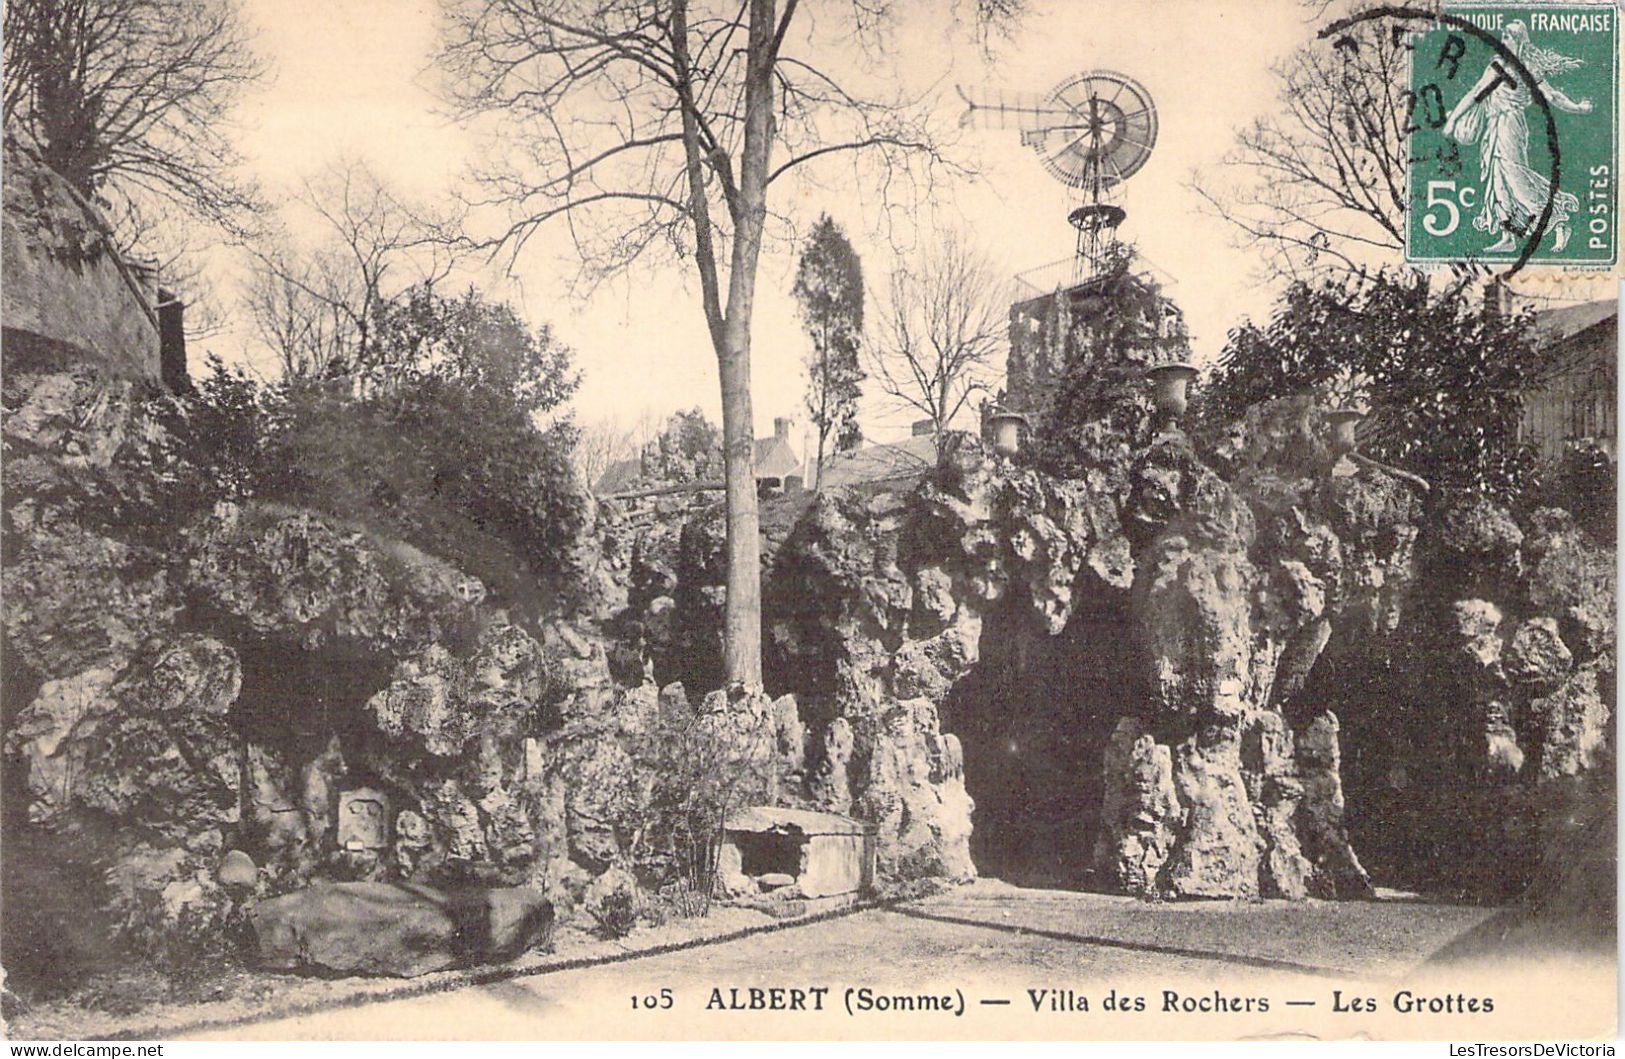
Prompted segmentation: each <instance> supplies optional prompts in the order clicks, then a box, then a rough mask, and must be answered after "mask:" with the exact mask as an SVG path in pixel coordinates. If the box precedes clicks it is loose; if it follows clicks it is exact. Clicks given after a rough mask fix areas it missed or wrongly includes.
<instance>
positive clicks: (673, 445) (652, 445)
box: [636, 408, 723, 489]
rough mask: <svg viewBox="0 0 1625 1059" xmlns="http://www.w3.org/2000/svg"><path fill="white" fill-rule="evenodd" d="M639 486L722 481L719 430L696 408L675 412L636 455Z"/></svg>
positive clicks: (637, 482) (649, 486)
mask: <svg viewBox="0 0 1625 1059" xmlns="http://www.w3.org/2000/svg"><path fill="white" fill-rule="evenodd" d="M639 466H640V469H639V472H638V477H637V480H636V484H637V485H638V486H639V487H645V488H651V489H653V488H659V487H661V486H667V485H687V484H689V483H692V482H719V481H721V480H722V470H723V467H722V431H721V430H719V429H717V426H716V424H715V423H712V422H711V421H710V420H709V419H707V418H706V417H705V413H704V412H702V411H700V410H699V409H698V408H690V409H687V410H686V411H682V412H675V413H673V414H672V416H671V417H670V418H669V419H667V420H666V423H665V425H664V426H663V427H662V428H661V430H660V433H659V434H656V435H655V436H654V438H652V439H651V440H650V441H648V442H647V443H646V444H645V445H644V446H643V451H642V453H641V454H640V456H639Z"/></svg>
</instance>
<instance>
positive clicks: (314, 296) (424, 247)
mask: <svg viewBox="0 0 1625 1059" xmlns="http://www.w3.org/2000/svg"><path fill="white" fill-rule="evenodd" d="M289 208H290V209H291V210H293V211H295V212H304V213H306V214H308V216H307V217H306V218H305V220H307V221H309V222H312V223H313V224H314V227H315V228H316V230H317V231H319V232H320V236H319V238H318V239H317V240H316V241H315V243H314V245H310V246H302V245H299V244H297V243H296V242H295V241H294V240H292V239H291V238H289V237H288V236H287V235H286V234H283V235H280V236H277V237H275V238H271V239H268V240H264V241H261V242H260V243H258V244H256V245H255V246H253V247H251V248H250V257H251V262H250V269H251V271H250V277H249V281H248V283H247V285H246V289H245V291H244V296H243V303H244V307H245V308H246V309H247V310H248V313H249V316H250V318H251V319H252V320H253V323H254V326H255V329H256V330H257V331H258V333H259V337H260V340H261V341H262V342H264V343H265V345H266V346H267V347H269V348H270V349H271V350H272V351H273V352H274V353H275V354H276V355H277V358H278V361H279V362H280V364H281V367H282V370H283V374H284V376H286V377H299V376H304V377H320V376H323V375H331V374H337V373H343V372H350V371H355V370H360V369H369V368H378V367H381V366H382V365H381V364H380V358H381V357H382V356H383V351H381V350H380V348H379V346H378V342H377V334H378V315H379V313H380V312H381V311H382V310H383V308H384V305H385V304H386V303H387V302H388V301H389V299H390V298H392V297H394V296H395V295H397V294H399V293H400V292H401V291H402V290H404V289H406V288H407V287H410V286H414V285H420V284H428V285H431V286H432V285H433V284H434V283H436V282H438V281H440V280H442V279H444V278H445V277H446V276H447V275H448V274H449V273H450V271H451V269H452V267H453V265H454V263H455V255H454V254H452V253H451V252H450V251H449V250H448V249H447V245H446V241H445V239H444V237H443V235H442V230H443V228H442V226H443V225H444V224H445V223H447V222H445V220H444V219H441V218H433V217H428V216H426V215H425V214H424V213H423V212H422V211H420V210H418V209H416V208H415V207H413V206H411V205H409V204H407V203H405V202H404V201H402V200H401V198H400V197H399V196H397V195H396V194H395V192H394V191H393V190H391V189H390V188H389V187H388V186H387V185H385V184H384V183H383V182H382V181H381V180H379V178H378V177H377V176H376V175H375V174H374V173H373V172H372V170H371V169H369V168H368V167H367V166H366V165H365V164H364V163H361V162H358V161H355V160H353V159H352V160H346V161H343V162H338V163H335V164H333V165H330V166H328V167H327V168H325V169H323V170H321V171H320V172H319V173H317V174H316V175H315V176H314V177H311V178H308V179H306V180H305V181H304V182H303V184H302V186H301V189H300V192H299V194H298V195H297V196H296V197H295V199H294V201H293V202H292V203H291V204H290V207H289Z"/></svg>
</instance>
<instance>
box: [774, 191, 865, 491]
mask: <svg viewBox="0 0 1625 1059" xmlns="http://www.w3.org/2000/svg"><path fill="white" fill-rule="evenodd" d="M791 293H793V294H794V295H795V298H796V302H797V303H798V304H799V305H800V308H801V321H802V326H803V327H805V328H806V329H807V337H808V338H810V339H811V340H812V349H811V350H810V351H809V352H808V354H807V357H806V368H807V414H808V415H809V416H810V417H811V419H812V423H813V426H814V427H816V428H817V430H818V450H817V452H818V464H817V469H818V473H820V474H822V473H823V469H824V453H825V452H826V451H827V450H828V444H829V442H830V440H831V439H833V440H834V442H835V446H836V448H837V449H844V448H845V447H847V445H848V444H849V443H851V442H853V441H856V440H858V438H859V437H861V436H862V435H861V433H860V431H859V429H858V398H859V397H860V396H862V393H863V390H862V388H861V387H860V386H859V384H860V383H861V382H863V379H864V374H863V369H862V368H861V367H859V365H858V349H859V347H860V346H861V345H862V340H863V266H862V264H861V263H860V262H859V260H858V254H857V251H856V250H854V249H852V243H851V242H850V241H849V240H848V239H847V237H846V233H845V232H843V231H841V228H840V226H839V225H837V224H836V223H835V221H834V220H833V219H831V217H830V216H829V214H827V213H826V214H824V215H823V216H821V217H819V218H818V223H817V224H816V225H814V226H813V230H812V234H811V235H809V236H808V237H807V243H806V246H805V248H804V249H803V250H802V252H801V261H800V263H799V264H798V265H797V267H796V282H795V286H794V287H793V288H792V289H791Z"/></svg>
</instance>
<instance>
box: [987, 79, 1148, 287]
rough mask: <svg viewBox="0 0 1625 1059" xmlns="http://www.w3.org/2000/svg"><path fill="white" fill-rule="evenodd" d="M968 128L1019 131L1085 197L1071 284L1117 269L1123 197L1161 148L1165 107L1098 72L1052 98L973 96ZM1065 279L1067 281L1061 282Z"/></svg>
mask: <svg viewBox="0 0 1625 1059" xmlns="http://www.w3.org/2000/svg"><path fill="white" fill-rule="evenodd" d="M959 94H960V96H961V98H963V99H964V100H965V104H966V110H965V113H964V114H963V115H962V116H961V117H960V119H959V123H960V126H961V127H966V126H969V127H972V128H984V129H1017V130H1019V131H1020V132H1021V143H1022V145H1023V146H1025V147H1029V148H1031V149H1032V151H1033V152H1034V153H1035V154H1037V155H1038V159H1039V161H1040V162H1041V163H1042V164H1043V166H1044V168H1045V170H1047V171H1048V172H1049V174H1050V175H1051V176H1053V177H1054V178H1055V179H1056V180H1059V181H1060V182H1061V183H1063V184H1065V185H1066V186H1067V187H1069V188H1072V189H1073V190H1074V191H1076V192H1079V193H1080V197H1081V199H1082V202H1081V203H1079V204H1078V206H1077V207H1075V208H1074V209H1073V210H1072V211H1071V212H1069V213H1068V214H1067V218H1066V219H1067V221H1068V223H1070V224H1071V225H1072V227H1073V228H1075V229H1077V233H1078V243H1077V253H1076V254H1075V255H1074V258H1073V261H1072V268H1071V269H1070V271H1069V274H1068V275H1066V276H1065V277H1064V278H1065V279H1069V280H1070V281H1071V282H1070V284H1067V285H1073V286H1075V285H1077V284H1080V283H1084V282H1087V281H1088V280H1089V279H1091V278H1093V277H1095V276H1098V275H1100V274H1101V273H1102V272H1103V271H1104V270H1105V269H1107V268H1109V267H1110V265H1111V262H1112V260H1113V258H1114V256H1115V254H1116V252H1117V248H1118V241H1117V229H1118V227H1119V226H1120V225H1121V224H1122V223H1123V219H1124V218H1125V217H1126V216H1127V211H1126V210H1124V209H1123V206H1122V205H1121V203H1120V202H1118V201H1116V199H1117V198H1118V196H1117V195H1116V192H1117V191H1118V189H1119V188H1121V187H1122V185H1123V183H1124V182H1125V181H1127V180H1128V178H1129V177H1131V176H1133V175H1134V174H1135V173H1138V172H1139V171H1140V169H1141V167H1143V166H1144V165H1145V163H1146V160H1147V159H1149V158H1150V157H1151V149H1152V148H1153V147H1155V146H1156V144H1157V105H1156V104H1155V103H1153V102H1152V101H1151V93H1149V92H1147V91H1146V90H1145V86H1143V85H1141V84H1140V83H1139V82H1138V81H1136V80H1134V79H1133V78H1131V77H1126V76H1124V75H1123V74H1119V73H1113V72H1112V71H1110V70H1093V71H1090V72H1088V73H1083V74H1079V75H1077V76H1076V77H1071V78H1068V79H1067V80H1065V81H1062V82H1061V83H1060V84H1058V85H1056V86H1055V87H1054V88H1053V89H1051V90H1050V91H1049V93H1048V94H1047V95H1043V96H1033V95H1027V94H1023V93H1011V92H997V93H983V92H980V91H976V92H969V91H967V90H966V89H964V88H961V89H959ZM1057 278H1062V277H1057Z"/></svg>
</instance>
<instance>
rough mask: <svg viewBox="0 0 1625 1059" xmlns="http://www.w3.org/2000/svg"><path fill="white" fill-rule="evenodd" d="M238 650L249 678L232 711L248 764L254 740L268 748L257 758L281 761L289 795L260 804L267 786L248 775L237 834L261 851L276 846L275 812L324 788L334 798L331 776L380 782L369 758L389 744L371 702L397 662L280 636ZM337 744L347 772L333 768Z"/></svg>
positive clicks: (252, 851) (304, 803) (301, 803)
mask: <svg viewBox="0 0 1625 1059" xmlns="http://www.w3.org/2000/svg"><path fill="white" fill-rule="evenodd" d="M238 656H239V659H240V661H241V663H242V671H243V686H242V692H241V694H240V695H239V696H238V699H237V705H236V707H235V708H234V710H233V712H232V716H233V719H234V722H235V725H236V727H237V730H238V733H239V735H240V737H241V739H242V747H243V752H244V761H245V765H247V764H248V762H249V748H255V749H256V751H258V752H259V753H260V754H263V755H264V757H263V758H257V759H256V760H269V761H270V762H274V763H276V764H277V765H280V769H278V770H277V771H278V772H279V773H280V774H281V776H282V778H283V781H284V786H283V789H282V791H281V792H280V793H281V795H282V797H284V798H286V799H288V803H287V805H286V806H281V805H262V804H258V803H259V802H260V801H261V800H263V799H264V798H265V796H266V794H267V793H268V792H267V791H264V790H262V789H260V786H259V784H258V783H257V782H256V777H255V776H254V775H253V774H252V772H251V773H250V774H249V775H246V776H245V780H246V782H245V786H244V798H245V800H246V801H247V803H248V804H247V805H245V810H246V811H245V812H244V814H243V824H242V827H243V833H242V834H241V835H239V836H236V837H237V839H238V841H239V842H241V843H242V844H243V846H244V847H245V852H247V853H249V855H250V856H253V857H255V858H256V859H258V858H260V857H263V856H265V855H266V854H268V853H269V852H271V851H270V850H269V849H267V848H266V846H267V843H268V842H269V843H271V844H275V842H276V839H275V837H274V836H273V835H272V834H269V833H267V831H268V828H269V830H270V831H275V830H276V829H275V828H274V827H273V826H271V824H272V822H273V820H274V817H275V814H276V813H277V812H279V811H282V812H286V811H289V810H292V809H295V808H299V809H303V810H305V811H309V809H310V808H313V806H311V805H310V804H309V800H310V798H311V797H312V796H317V795H319V794H320V796H321V797H323V799H324V800H331V799H333V798H336V797H337V796H338V793H339V792H338V790H337V789H336V788H334V789H325V788H326V787H327V786H328V785H329V781H333V780H342V782H343V783H344V785H345V786H346V787H373V786H378V785H379V778H378V777H377V776H375V775H373V774H372V772H371V771H370V770H369V769H368V767H367V762H368V760H369V759H375V758H376V756H377V754H376V753H375V752H377V751H383V750H384V749H385V748H384V747H383V746H382V745H381V744H382V741H383V740H384V739H385V738H386V737H385V736H384V735H383V734H382V733H381V732H379V731H378V730H377V728H376V727H375V726H374V725H373V724H372V721H371V718H370V717H369V716H368V713H367V709H366V703H367V700H368V699H370V698H371V697H372V696H373V695H375V694H376V693H377V692H378V691H380V690H381V689H383V688H384V687H385V686H386V685H388V683H389V680H390V675H391V673H392V671H393V669H394V663H393V661H392V660H390V659H389V658H387V657H384V656H375V655H367V654H361V653H348V652H338V651H325V652H313V651H303V650H298V649H293V648H290V647H288V646H287V645H286V644H283V643H274V642H248V643H244V644H242V645H240V646H239V648H238ZM334 747H336V748H337V750H338V759H339V760H342V772H337V773H332V774H327V773H330V772H331V770H333V769H335V768H337V767H338V760H332V758H333V755H332V754H331V750H332V748H334ZM313 770H315V773H313ZM316 773H321V774H320V775H318V774H316ZM327 808H328V812H329V813H330V814H331V813H336V812H337V807H336V805H329V806H328V807H327ZM310 852H311V853H314V854H321V853H323V852H324V851H322V850H312V851H310Z"/></svg>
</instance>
